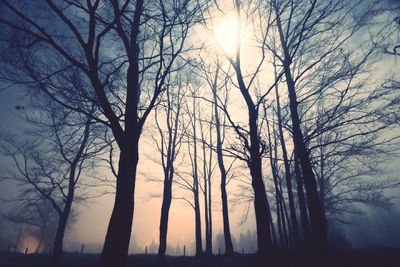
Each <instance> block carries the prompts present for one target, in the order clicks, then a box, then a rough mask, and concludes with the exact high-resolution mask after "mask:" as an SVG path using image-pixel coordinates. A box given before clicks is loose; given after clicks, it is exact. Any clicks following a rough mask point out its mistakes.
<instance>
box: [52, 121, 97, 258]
mask: <svg viewBox="0 0 400 267" xmlns="http://www.w3.org/2000/svg"><path fill="white" fill-rule="evenodd" d="M89 135H90V120H88V121H86V123H85V129H84V133H83V138H82V142H81V143H80V145H79V149H78V152H77V154H76V155H75V157H74V159H73V161H72V162H71V164H70V169H69V177H68V193H67V197H66V200H65V204H64V207H63V209H62V211H61V210H59V209H57V211H58V213H59V220H58V226H57V232H56V237H55V240H54V246H53V250H52V260H51V263H52V265H53V266H61V264H62V254H63V241H64V235H65V229H66V228H67V222H68V217H69V215H70V213H71V207H72V202H73V201H74V195H75V186H76V182H77V179H78V178H79V176H78V177H76V172H77V170H79V169H78V164H79V161H80V160H83V159H82V155H83V154H84V150H85V148H86V145H87V142H88V139H89Z"/></svg>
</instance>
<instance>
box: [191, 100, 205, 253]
mask: <svg viewBox="0 0 400 267" xmlns="http://www.w3.org/2000/svg"><path fill="white" fill-rule="evenodd" d="M195 100H196V99H195V98H194V99H193V106H192V112H193V118H192V126H193V139H192V141H193V198H194V219H195V239H196V256H200V255H201V254H203V245H202V239H201V214H200V202H199V178H198V177H199V176H198V170H197V168H198V166H197V133H196V123H197V122H196V103H195Z"/></svg>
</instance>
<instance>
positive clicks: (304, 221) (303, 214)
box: [294, 150, 310, 243]
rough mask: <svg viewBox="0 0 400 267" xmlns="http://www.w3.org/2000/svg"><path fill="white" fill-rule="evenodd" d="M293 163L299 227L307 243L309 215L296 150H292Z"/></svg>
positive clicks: (308, 237)
mask: <svg viewBox="0 0 400 267" xmlns="http://www.w3.org/2000/svg"><path fill="white" fill-rule="evenodd" d="M294 164H295V165H294V167H295V174H296V182H297V198H298V201H299V209H300V220H301V228H302V230H303V238H304V240H305V242H306V243H309V240H310V223H309V219H308V218H309V217H308V212H307V203H306V199H305V196H304V190H303V179H302V177H301V170H300V162H299V159H298V156H297V153H296V150H295V151H294Z"/></svg>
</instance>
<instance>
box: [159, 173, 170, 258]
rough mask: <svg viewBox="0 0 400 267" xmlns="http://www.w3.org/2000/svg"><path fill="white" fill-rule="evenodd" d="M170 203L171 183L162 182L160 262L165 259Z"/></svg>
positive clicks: (168, 181)
mask: <svg viewBox="0 0 400 267" xmlns="http://www.w3.org/2000/svg"><path fill="white" fill-rule="evenodd" d="M171 201H172V181H171V180H166V181H164V191H163V201H162V205H161V218H160V236H159V237H160V238H159V241H160V243H159V247H158V259H159V260H160V261H162V260H164V258H165V251H166V249H167V231H168V217H169V210H170V207H171Z"/></svg>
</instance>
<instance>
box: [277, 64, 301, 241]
mask: <svg viewBox="0 0 400 267" xmlns="http://www.w3.org/2000/svg"><path fill="white" fill-rule="evenodd" d="M274 68H275V62H274ZM275 78H277V73H276V71H275ZM275 97H276V113H277V117H278V131H279V139H280V143H281V147H282V157H283V162H284V165H285V178H286V187H287V192H288V198H289V209H290V221H291V229H292V231H293V239H294V243H295V246H298V245H299V242H300V238H299V229H298V224H297V217H296V209H295V207H294V197H293V190H292V177H291V175H290V165H289V159H288V155H287V150H286V143H285V137H284V135H283V127H282V116H281V105H280V101H279V92H278V84H277V85H276V86H275Z"/></svg>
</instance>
